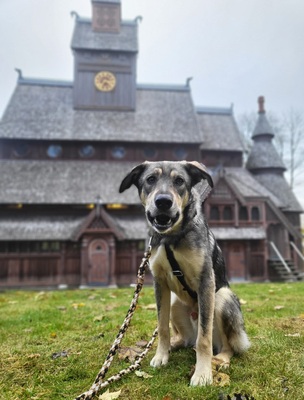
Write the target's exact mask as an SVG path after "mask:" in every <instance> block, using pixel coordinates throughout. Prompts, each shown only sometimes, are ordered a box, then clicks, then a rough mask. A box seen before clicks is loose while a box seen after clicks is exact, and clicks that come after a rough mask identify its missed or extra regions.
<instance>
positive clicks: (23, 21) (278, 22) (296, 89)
mask: <svg viewBox="0 0 304 400" xmlns="http://www.w3.org/2000/svg"><path fill="white" fill-rule="evenodd" d="M121 2H122V15H123V18H124V19H134V18H135V17H136V16H138V15H141V16H142V17H143V21H142V23H140V25H139V48H140V52H139V56H138V70H137V76H138V79H137V80H138V82H139V83H161V84H164V83H176V84H183V83H185V82H186V79H187V78H188V77H193V80H192V81H191V88H192V96H193V100H194V103H195V105H197V106H217V107H230V105H231V104H232V103H233V104H234V110H235V115H236V116H238V115H240V114H242V113H244V112H250V111H256V110H257V97H258V96H260V95H264V96H265V98H266V110H269V111H272V112H275V113H277V114H281V113H283V112H284V111H286V112H288V111H289V110H290V109H291V108H293V109H296V110H299V111H302V112H304V45H303V41H304V0H187V1H186V0H121ZM72 10H75V11H76V12H78V14H79V15H81V16H84V17H91V1H90V0H0V116H1V115H2V113H3V112H4V109H5V107H6V105H7V103H8V101H9V98H10V96H11V95H12V93H13V90H14V88H15V85H16V81H17V74H16V72H15V71H14V68H21V69H22V71H23V75H24V76H25V77H34V78H48V79H63V80H72V78H73V57H72V53H71V50H70V41H71V37H72V32H73V26H74V20H73V18H71V16H70V12H71V11H72Z"/></svg>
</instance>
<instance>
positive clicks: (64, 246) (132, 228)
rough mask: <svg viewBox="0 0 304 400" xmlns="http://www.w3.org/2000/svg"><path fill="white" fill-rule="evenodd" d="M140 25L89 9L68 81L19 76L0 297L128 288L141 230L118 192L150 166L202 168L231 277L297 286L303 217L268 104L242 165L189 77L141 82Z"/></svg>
mask: <svg viewBox="0 0 304 400" xmlns="http://www.w3.org/2000/svg"><path fill="white" fill-rule="evenodd" d="M137 23H138V20H135V21H123V20H121V5H120V0H92V20H89V19H85V18H81V17H79V16H78V15H77V14H75V29H74V34H73V38H72V51H73V55H74V61H75V62H74V66H75V68H74V81H73V82H63V81H51V80H39V79H29V78H24V77H23V76H22V73H21V72H20V71H19V78H18V81H17V86H16V89H15V91H14V93H13V96H12V98H11V101H10V103H9V104H8V107H7V109H6V111H5V113H4V116H3V119H2V121H1V124H0V143H1V145H0V168H1V174H0V186H1V193H0V287H26V286H52V287H53V286H61V287H63V286H70V287H75V286H87V285H93V286H94V285H113V286H115V285H126V284H130V283H133V282H134V281H135V280H136V272H137V268H138V265H139V263H140V261H141V257H142V254H143V250H144V248H145V243H146V238H147V225H146V222H145V218H144V215H143V209H142V206H141V205H140V204H139V201H138V197H137V193H136V190H135V189H134V190H129V191H127V192H125V193H123V194H119V193H118V187H119V184H120V182H121V180H122V178H123V177H124V175H125V174H126V172H127V171H129V170H130V169H131V168H132V167H133V166H134V165H136V164H139V163H140V162H143V161H144V160H147V159H148V160H151V161H154V160H164V159H167V160H181V159H187V160H199V161H201V162H203V163H204V164H205V165H207V166H208V167H209V168H210V169H211V171H212V173H213V179H214V182H215V188H214V190H213V191H212V192H211V194H210V196H209V198H208V199H207V201H206V202H205V204H204V209H205V213H206V216H207V219H208V221H209V225H210V227H211V228H212V230H213V232H214V233H215V236H216V238H217V240H218V241H219V244H220V246H221V248H222V249H223V252H224V256H225V259H226V263H227V268H228V276H229V278H230V279H231V280H239V281H243V280H248V281H265V280H269V279H273V280H284V279H296V277H297V276H298V274H299V272H301V271H302V259H301V256H300V255H299V254H298V249H299V251H300V253H301V251H302V249H301V234H300V214H301V212H302V208H301V206H300V204H299V203H298V201H297V199H296V198H295V196H294V194H293V193H292V191H291V190H290V188H289V187H288V184H287V182H286V181H285V179H284V176H283V173H284V171H285V167H284V165H283V162H282V160H281V159H280V157H279V156H278V154H277V152H276V150H275V148H274V146H273V144H272V138H273V136H274V134H273V131H272V128H271V126H270V125H269V123H268V121H267V117H266V113H265V110H264V101H263V99H262V98H260V99H259V112H258V120H257V125H256V128H255V130H254V132H253V136H252V137H253V146H252V149H251V151H250V154H249V157H248V160H247V164H246V166H244V165H243V158H244V151H245V149H244V144H243V142H242V138H241V135H240V133H239V131H238V128H237V125H236V123H235V120H234V117H233V111H232V109H231V108H227V109H224V108H206V107H195V106H194V104H193V101H192V97H191V88H190V85H189V81H187V82H186V84H185V85H140V84H138V83H137V82H136V57H137V53H138V40H137ZM103 85H104V86H103ZM172 116H173V117H172ZM290 242H292V243H293V245H291V244H290ZM271 243H273V244H274V245H275V248H276V249H277V250H275V249H274V247H273V246H272V245H271ZM281 258H282V261H281ZM284 260H288V263H287V265H284ZM282 262H283V267H282ZM278 264H281V265H279V266H278ZM290 266H292V270H290V269H289V268H290ZM286 267H287V268H286ZM282 268H283V272H282ZM288 269H289V271H288ZM149 280H151V277H148V281H149Z"/></svg>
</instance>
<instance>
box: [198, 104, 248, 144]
mask: <svg viewBox="0 0 304 400" xmlns="http://www.w3.org/2000/svg"><path fill="white" fill-rule="evenodd" d="M196 112H197V120H198V125H199V128H200V135H201V142H202V145H201V149H202V150H205V149H206V150H207V149H208V150H224V151H244V144H243V141H242V138H241V134H240V132H239V130H238V127H237V124H236V122H235V119H234V116H233V112H232V108H217V107H213V108H211V107H197V108H196Z"/></svg>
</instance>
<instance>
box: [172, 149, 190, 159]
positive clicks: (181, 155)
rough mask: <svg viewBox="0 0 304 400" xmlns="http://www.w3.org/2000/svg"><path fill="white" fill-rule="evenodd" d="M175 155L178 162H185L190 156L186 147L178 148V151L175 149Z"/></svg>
mask: <svg viewBox="0 0 304 400" xmlns="http://www.w3.org/2000/svg"><path fill="white" fill-rule="evenodd" d="M173 153H174V156H175V157H176V158H177V159H178V160H184V159H185V158H186V157H187V155H188V152H187V150H186V149H185V148H184V147H182V146H180V147H176V149H174V151H173Z"/></svg>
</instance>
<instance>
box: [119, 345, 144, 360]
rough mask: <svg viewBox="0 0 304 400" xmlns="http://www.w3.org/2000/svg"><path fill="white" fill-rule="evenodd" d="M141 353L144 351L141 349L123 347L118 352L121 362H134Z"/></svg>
mask: <svg viewBox="0 0 304 400" xmlns="http://www.w3.org/2000/svg"><path fill="white" fill-rule="evenodd" d="M141 353H142V349H140V348H139V347H121V348H120V349H119V350H118V358H119V359H120V360H127V361H130V362H134V361H135V360H136V358H137V357H138V356H139V355H140V354H141Z"/></svg>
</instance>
